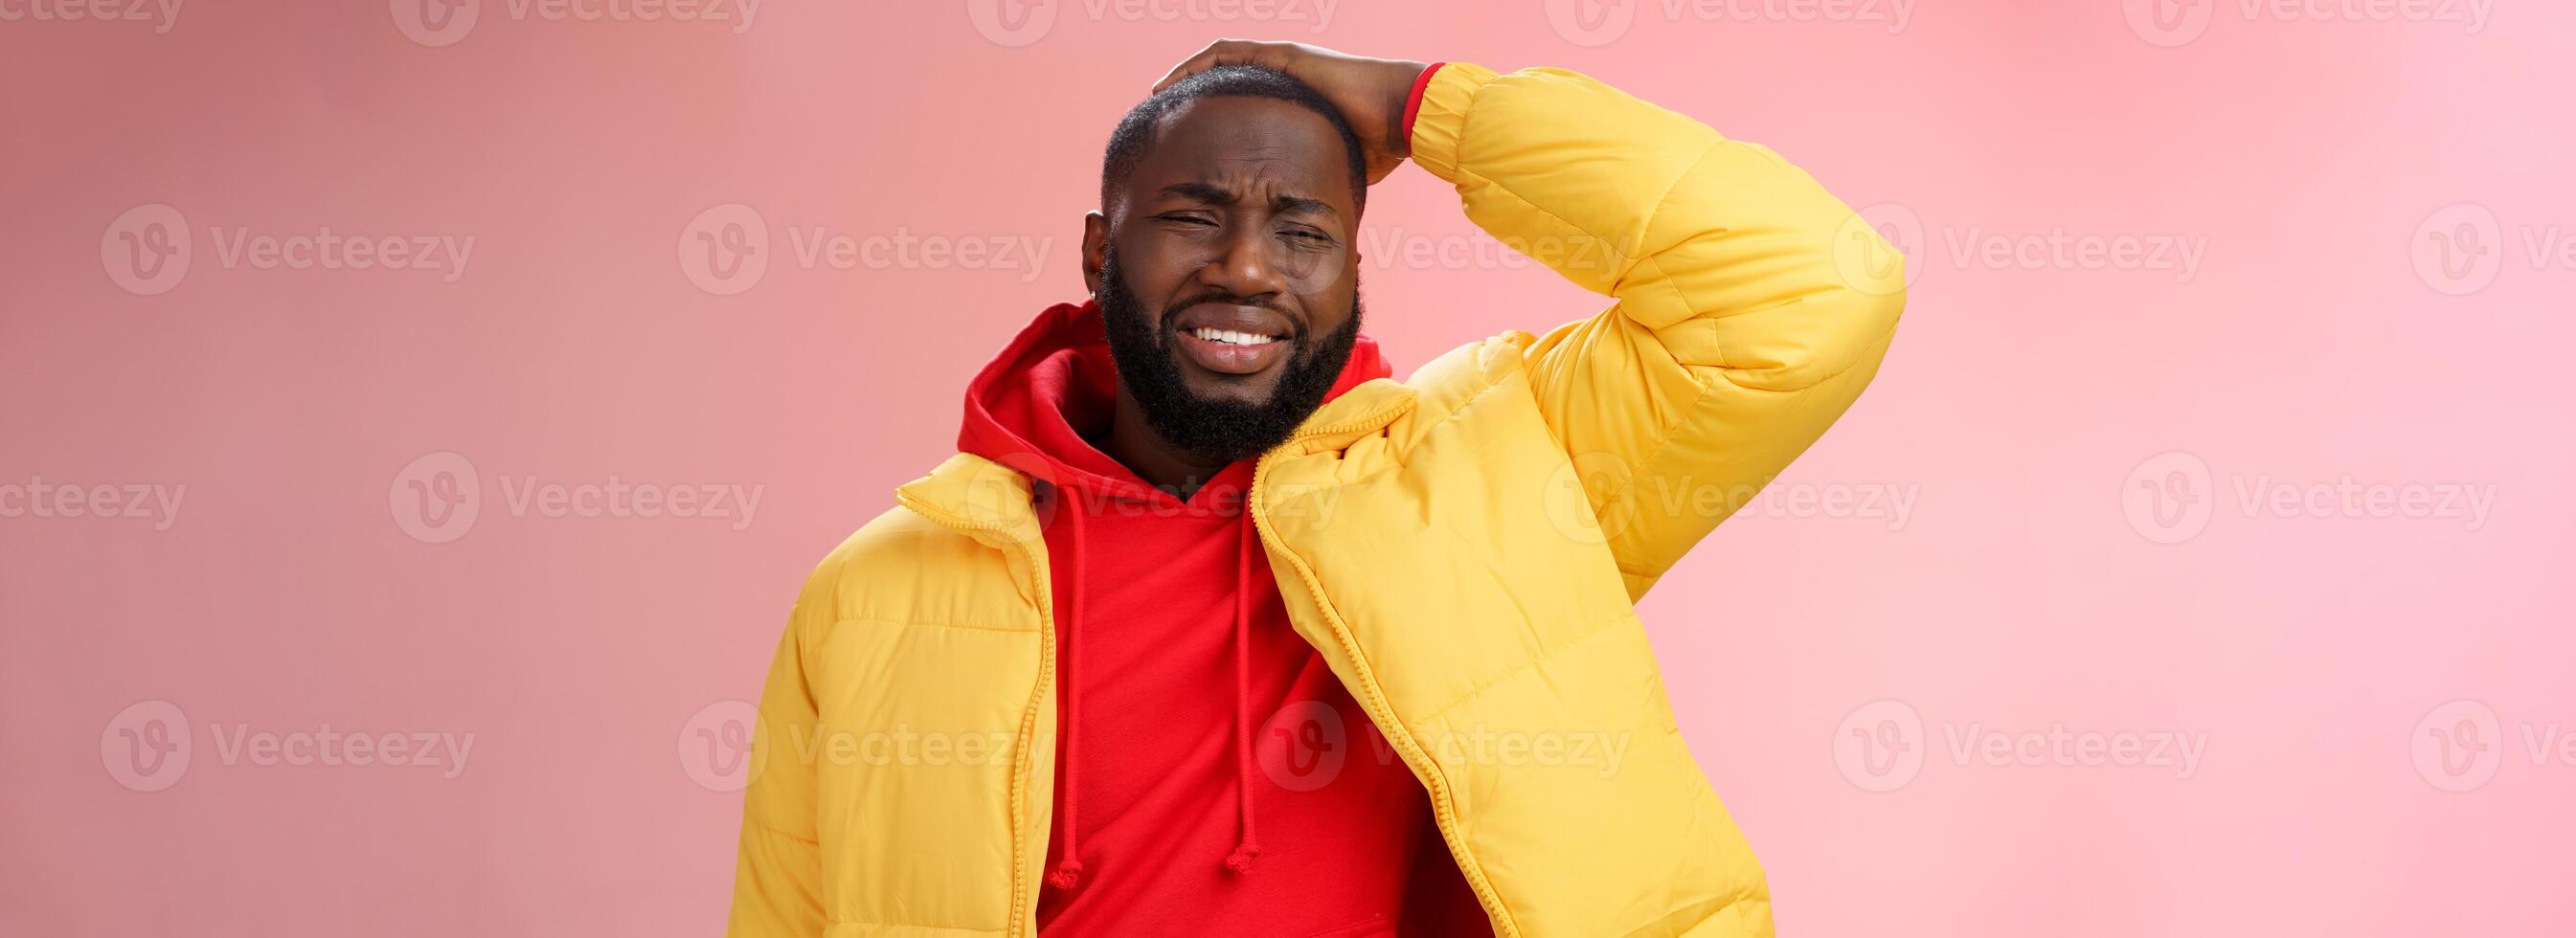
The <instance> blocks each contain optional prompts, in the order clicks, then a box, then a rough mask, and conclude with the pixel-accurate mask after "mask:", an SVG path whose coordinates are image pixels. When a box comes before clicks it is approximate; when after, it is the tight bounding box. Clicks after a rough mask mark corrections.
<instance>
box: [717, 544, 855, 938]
mask: <svg viewBox="0 0 2576 938" xmlns="http://www.w3.org/2000/svg"><path fill="white" fill-rule="evenodd" d="M834 568H835V565H833V564H831V563H829V562H826V563H825V564H824V565H823V568H822V569H820V570H817V571H816V572H815V575H814V576H813V577H812V578H811V579H810V580H809V581H808V582H807V583H806V586H805V589H804V592H803V594H802V595H800V596H798V597H797V600H796V609H795V611H794V612H791V613H789V614H788V617H787V629H786V634H785V635H784V636H782V637H781V638H780V639H779V641H778V654H777V656H776V657H774V658H773V659H772V660H771V661H770V665H769V682H768V684H767V685H765V686H764V687H763V688H762V689H761V692H760V725H759V727H758V729H757V730H755V731H754V733H753V736H752V756H751V758H752V763H751V768H750V770H749V772H750V785H749V787H747V788H745V789H744V790H743V800H742V846H741V854H740V856H739V858H738V859H737V860H736V861H735V863H734V881H733V911H732V913H731V914H730V915H729V916H727V919H726V924H725V934H726V935H727V936H728V938H786V936H791V935H792V936H798V938H813V936H818V935H821V934H823V930H824V926H825V925H826V924H827V923H826V921H825V918H824V913H823V856H822V848H821V845H820V844H819V843H818V842H817V841H818V840H819V836H818V834H817V831H816V826H817V825H816V818H817V816H818V815H817V811H816V805H815V789H816V783H817V779H816V776H815V768H816V767H815V765H814V764H813V762H812V760H810V759H804V758H800V757H799V753H800V752H810V751H814V750H813V748H812V743H811V741H812V740H815V739H816V738H817V735H818V734H817V733H816V730H815V725H816V722H817V717H816V715H815V706H814V688H813V686H812V685H811V684H809V683H808V681H807V676H808V674H809V673H811V669H810V668H809V666H808V659H807V653H808V652H809V651H810V650H811V649H812V647H813V642H814V640H815V639H816V637H818V636H820V635H821V634H823V630H824V629H825V628H828V627H829V626H830V625H831V622H830V621H829V620H830V618H831V616H832V614H833V612H834V610H835V596H834V584H835V583H836V582H837V579H838V577H837V576H836V575H834V573H833V571H834ZM800 740H803V741H808V742H807V745H806V746H804V747H800V746H799V745H798V741H800Z"/></svg>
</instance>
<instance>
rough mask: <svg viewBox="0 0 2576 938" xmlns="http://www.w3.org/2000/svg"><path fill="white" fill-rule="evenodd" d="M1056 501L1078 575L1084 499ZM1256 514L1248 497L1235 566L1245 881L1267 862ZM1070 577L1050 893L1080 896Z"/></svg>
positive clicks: (1076, 615)
mask: <svg viewBox="0 0 2576 938" xmlns="http://www.w3.org/2000/svg"><path fill="white" fill-rule="evenodd" d="M1055 496H1056V497H1057V498H1058V499H1059V500H1060V501H1059V503H1058V504H1057V505H1056V511H1057V512H1058V513H1059V514H1062V515H1064V516H1065V524H1066V528H1065V534H1066V536H1067V538H1068V539H1069V540H1071V541H1072V548H1073V558H1072V562H1069V563H1067V564H1066V565H1065V566H1063V567H1062V568H1060V569H1064V570H1067V571H1073V570H1074V569H1075V568H1074V564H1076V563H1079V562H1080V560H1079V558H1081V557H1083V556H1085V555H1084V553H1083V551H1084V550H1085V548H1084V546H1083V543H1082V524H1083V521H1082V515H1083V509H1082V506H1081V505H1080V504H1079V502H1080V498H1079V496H1075V495H1073V494H1072V493H1070V492H1069V491H1067V490H1065V489H1064V488H1061V487H1058V488H1056V489H1055ZM1251 510H1252V506H1251V493H1250V492H1245V493H1244V495H1243V501H1242V508H1241V511H1242V512H1243V514H1242V528H1243V537H1242V539H1241V549H1240V550H1239V551H1238V552H1237V553H1236V555H1235V564H1234V787H1235V792H1236V799H1235V817H1236V821H1237V823H1238V824H1239V825H1240V836H1239V837H1237V839H1236V840H1235V843H1234V850H1233V851H1232V852H1230V853H1227V854H1226V857H1225V868H1226V869H1228V870H1231V871H1233V872H1234V873H1236V874H1238V875H1240V874H1246V873H1250V872H1252V860H1253V858H1254V857H1258V856H1260V855H1261V842H1260V840H1259V839H1257V838H1256V837H1254V836H1253V820H1252V778H1253V748H1252V747H1253V739H1252V558H1253V557H1255V556H1257V555H1259V554H1260V553H1261V541H1260V534H1259V533H1258V532H1257V531H1255V530H1254V528H1253V524H1252V515H1251ZM1068 575H1069V576H1071V577H1072V578H1073V584H1072V587H1071V589H1069V590H1068V591H1067V593H1068V601H1067V603H1066V609H1065V620H1064V643H1063V645H1064V647H1062V648H1059V649H1057V651H1056V657H1057V659H1058V660H1059V661H1061V662H1062V671H1063V675H1062V680H1061V681H1060V682H1059V686H1060V687H1062V688H1063V693H1064V708H1063V722H1064V725H1063V726H1062V727H1061V728H1060V729H1059V730H1058V732H1057V734H1056V737H1057V739H1058V740H1060V741H1061V743H1060V745H1061V748H1062V749H1063V754H1062V759H1063V763H1064V790H1063V791H1062V792H1060V793H1059V795H1060V797H1061V800H1062V802H1063V804H1064V811H1063V821H1062V823H1063V825H1064V854H1063V859H1061V860H1058V861H1056V864H1055V869H1054V870H1053V871H1052V872H1049V873H1048V874H1047V877H1046V881H1047V885H1050V886H1054V887H1056V888H1057V889H1072V888H1073V887H1075V886H1077V885H1080V884H1081V882H1082V873H1083V867H1082V861H1081V860H1080V859H1077V857H1078V856H1079V854H1078V853H1077V852H1076V851H1077V842H1076V840H1075V833H1076V831H1078V830H1080V827H1079V825H1078V824H1077V823H1076V822H1077V821H1078V820H1079V814H1078V802H1077V800H1076V795H1077V794H1078V793H1079V791H1080V789H1079V788H1078V787H1077V786H1076V779H1077V778H1078V777H1079V775H1080V769H1081V766H1082V759H1081V742H1080V731H1079V729H1078V727H1080V726H1081V725H1082V696H1081V694H1082V691H1081V689H1080V688H1081V687H1082V679H1081V677H1080V675H1081V671H1080V670H1079V668H1080V667H1081V662H1082V655H1081V654H1080V653H1079V652H1076V651H1075V650H1074V646H1076V645H1078V644H1081V640H1080V638H1079V633H1080V631H1081V629H1082V593H1083V589H1082V583H1083V578H1082V575H1081V574H1080V573H1079V572H1069V573H1068Z"/></svg>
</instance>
